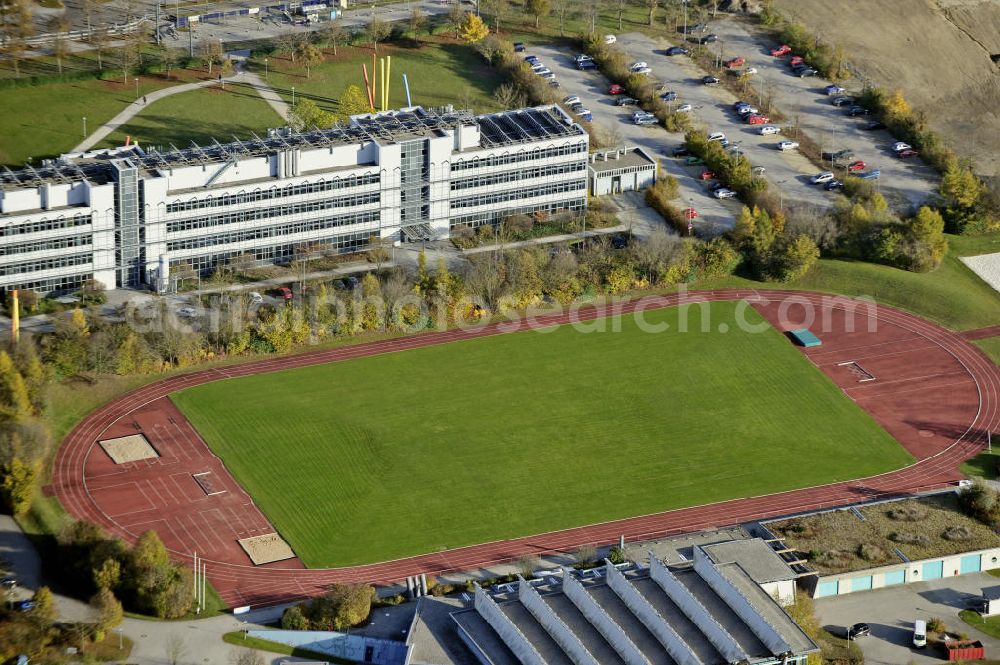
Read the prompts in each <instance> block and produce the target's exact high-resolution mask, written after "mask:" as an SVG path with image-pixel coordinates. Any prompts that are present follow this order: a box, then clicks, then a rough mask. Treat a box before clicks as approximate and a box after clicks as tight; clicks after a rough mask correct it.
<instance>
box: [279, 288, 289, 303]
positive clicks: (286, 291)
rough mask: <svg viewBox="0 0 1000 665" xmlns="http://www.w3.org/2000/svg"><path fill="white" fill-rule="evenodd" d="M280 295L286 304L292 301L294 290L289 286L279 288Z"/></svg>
mask: <svg viewBox="0 0 1000 665" xmlns="http://www.w3.org/2000/svg"><path fill="white" fill-rule="evenodd" d="M278 293H280V294H281V297H282V299H283V300H285V301H286V302H287V301H289V300H291V299H292V290H291V289H290V288H288V287H287V286H279V287H278Z"/></svg>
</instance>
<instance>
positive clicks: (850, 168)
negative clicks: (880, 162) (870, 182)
mask: <svg viewBox="0 0 1000 665" xmlns="http://www.w3.org/2000/svg"><path fill="white" fill-rule="evenodd" d="M866 166H868V165H867V164H865V163H864V162H863V161H861V160H860V159H859V160H858V161H856V162H851V163H850V164H848V165H847V172H848V173H857V172H858V171H864V170H865V167H866Z"/></svg>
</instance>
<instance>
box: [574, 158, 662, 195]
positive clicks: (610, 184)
mask: <svg viewBox="0 0 1000 665" xmlns="http://www.w3.org/2000/svg"><path fill="white" fill-rule="evenodd" d="M587 171H588V173H589V176H590V194H591V195H592V196H605V195H606V194H619V193H621V192H633V191H639V190H641V189H645V188H646V187H649V186H650V185H652V184H653V183H655V182H656V161H655V160H654V159H653V158H652V157H650V156H649V155H648V154H646V151H644V150H643V149H642V148H615V149H614V150H601V151H598V152H595V153H593V154H591V155H590V166H589V167H588V169H587Z"/></svg>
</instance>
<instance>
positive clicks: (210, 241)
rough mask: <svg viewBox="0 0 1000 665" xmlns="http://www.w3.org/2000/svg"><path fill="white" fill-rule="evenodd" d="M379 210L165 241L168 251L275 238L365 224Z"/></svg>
mask: <svg viewBox="0 0 1000 665" xmlns="http://www.w3.org/2000/svg"><path fill="white" fill-rule="evenodd" d="M379 216H380V215H379V211H378V210H371V211H369V212H361V213H355V214H353V215H339V216H337V217H323V218H321V219H313V220H309V221H307V222H295V223H292V224H281V225H278V226H265V227H261V228H257V229H248V230H246V231H232V232H230V233H217V234H215V235H210V236H199V237H197V238H188V239H186V240H172V241H170V242H168V243H167V251H168V252H176V251H180V250H184V249H197V248H199V247H212V246H214V245H228V244H229V243H234V242H246V241H248V240H260V239H261V238H275V237H280V236H287V235H294V234H296V233H305V232H307V231H319V230H321V229H332V228H336V227H338V226H347V225H349V224H367V223H370V222H377V221H378V220H379Z"/></svg>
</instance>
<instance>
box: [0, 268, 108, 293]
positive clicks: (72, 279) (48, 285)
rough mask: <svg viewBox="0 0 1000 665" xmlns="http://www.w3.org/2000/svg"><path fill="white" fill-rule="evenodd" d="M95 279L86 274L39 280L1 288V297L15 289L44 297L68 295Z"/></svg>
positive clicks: (90, 274) (91, 275)
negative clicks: (58, 294) (60, 294)
mask: <svg viewBox="0 0 1000 665" xmlns="http://www.w3.org/2000/svg"><path fill="white" fill-rule="evenodd" d="M93 277H94V275H93V274H92V273H84V274H82V275H63V276H61V277H52V278H49V279H39V280H35V281H32V282H20V283H18V284H11V285H9V286H5V287H3V288H0V295H6V294H7V293H9V292H10V291H12V290H13V289H17V290H18V291H35V292H37V293H41V294H42V295H49V294H56V293H66V292H67V291H76V290H77V289H79V288H80V287H81V286H82V285H83V283H84V282H86V281H87V280H89V279H93Z"/></svg>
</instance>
